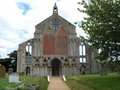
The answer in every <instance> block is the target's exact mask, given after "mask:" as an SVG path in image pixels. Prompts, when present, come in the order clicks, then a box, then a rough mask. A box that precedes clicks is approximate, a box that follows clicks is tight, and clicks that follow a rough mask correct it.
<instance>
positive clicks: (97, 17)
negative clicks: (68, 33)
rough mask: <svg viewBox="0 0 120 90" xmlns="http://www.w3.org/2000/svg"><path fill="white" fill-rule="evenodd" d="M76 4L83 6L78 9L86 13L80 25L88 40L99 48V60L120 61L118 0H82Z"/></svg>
mask: <svg viewBox="0 0 120 90" xmlns="http://www.w3.org/2000/svg"><path fill="white" fill-rule="evenodd" d="M78 4H81V5H83V7H84V10H80V9H78V10H79V11H80V12H82V13H86V15H87V17H85V18H84V21H82V24H81V25H80V26H81V27H82V29H83V30H84V31H85V32H86V33H87V34H88V35H89V36H88V37H87V39H88V41H89V42H90V43H91V44H92V45H93V46H94V47H96V48H97V49H98V50H100V52H99V55H98V59H99V60H100V62H108V61H110V60H111V61H118V62H119V63H120V35H119V34H120V0H90V1H89V2H87V0H82V2H79V3H78ZM107 60H108V61H107ZM118 65H120V64H118Z"/></svg>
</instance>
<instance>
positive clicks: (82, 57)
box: [79, 43, 86, 63]
mask: <svg viewBox="0 0 120 90" xmlns="http://www.w3.org/2000/svg"><path fill="white" fill-rule="evenodd" d="M79 55H80V59H79V61H80V63H86V46H85V44H84V43H81V44H80V46H79Z"/></svg>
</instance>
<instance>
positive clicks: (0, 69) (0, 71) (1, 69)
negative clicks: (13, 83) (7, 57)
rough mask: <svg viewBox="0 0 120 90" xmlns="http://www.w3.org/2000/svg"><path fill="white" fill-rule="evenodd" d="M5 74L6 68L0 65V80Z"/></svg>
mask: <svg viewBox="0 0 120 90" xmlns="http://www.w3.org/2000/svg"><path fill="white" fill-rule="evenodd" d="M5 74H6V68H5V67H4V66H3V65H1V64H0V78H3V77H5Z"/></svg>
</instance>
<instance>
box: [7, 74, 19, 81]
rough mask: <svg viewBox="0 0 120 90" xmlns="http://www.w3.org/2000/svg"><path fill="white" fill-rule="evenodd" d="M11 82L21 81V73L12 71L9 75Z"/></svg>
mask: <svg viewBox="0 0 120 90" xmlns="http://www.w3.org/2000/svg"><path fill="white" fill-rule="evenodd" d="M9 82H14V83H19V82H20V81H19V74H17V73H12V74H10V75H9Z"/></svg>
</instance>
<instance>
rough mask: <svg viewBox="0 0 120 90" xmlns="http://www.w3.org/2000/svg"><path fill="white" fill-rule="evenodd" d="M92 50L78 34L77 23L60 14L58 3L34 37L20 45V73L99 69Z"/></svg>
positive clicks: (38, 26)
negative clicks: (94, 63) (93, 59)
mask: <svg viewBox="0 0 120 90" xmlns="http://www.w3.org/2000/svg"><path fill="white" fill-rule="evenodd" d="M80 48H81V51H80ZM83 50H84V51H83ZM90 51H92V50H91V48H90V47H89V46H88V45H87V44H84V46H83V43H82V42H81V41H80V39H79V38H78V37H77V36H76V31H75V26H74V25H73V24H71V23H70V22H68V21H67V20H65V19H64V18H62V17H61V16H59V15H58V7H57V5H56V4H55V5H54V7H53V14H52V15H51V16H50V17H48V18H47V19H45V20H44V21H42V22H41V23H39V24H37V25H36V26H35V32H34V38H32V39H29V40H27V41H26V42H23V43H21V44H19V48H18V60H17V72H19V73H21V72H24V73H25V75H32V76H47V75H50V76H60V75H71V74H79V73H81V72H82V73H85V72H87V73H90V72H92V69H94V71H93V72H96V71H97V69H96V68H94V67H96V66H94V65H92V63H91V61H92V58H93V57H92V54H93V53H94V52H93V53H89V52H90ZM81 52H82V53H81ZM80 53H81V55H80Z"/></svg>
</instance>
